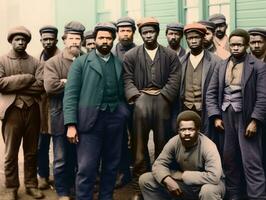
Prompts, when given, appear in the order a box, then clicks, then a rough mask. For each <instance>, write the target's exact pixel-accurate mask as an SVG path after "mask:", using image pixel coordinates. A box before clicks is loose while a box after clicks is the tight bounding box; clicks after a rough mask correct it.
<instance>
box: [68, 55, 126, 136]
mask: <svg viewBox="0 0 266 200" xmlns="http://www.w3.org/2000/svg"><path fill="white" fill-rule="evenodd" d="M111 56H113V54H111ZM114 63H115V70H116V77H117V79H118V83H119V101H120V102H121V103H123V104H124V102H125V101H124V87H123V79H122V64H121V62H120V61H119V60H118V58H117V57H115V56H114ZM103 91H104V79H103V73H102V68H101V65H100V62H99V60H98V56H97V55H96V53H95V51H93V52H91V53H89V54H86V55H83V56H80V57H78V58H77V59H76V60H75V61H74V62H73V63H72V65H71V68H70V71H69V73H68V79H67V84H66V86H65V94H64V100H63V110H64V124H65V125H67V124H75V125H77V128H78V130H79V131H81V132H86V131H89V130H90V128H91V127H92V126H93V125H94V123H95V121H96V119H97V116H98V112H99V107H100V105H101V103H102V99H103Z"/></svg>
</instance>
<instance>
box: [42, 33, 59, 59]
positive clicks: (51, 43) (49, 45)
mask: <svg viewBox="0 0 266 200" xmlns="http://www.w3.org/2000/svg"><path fill="white" fill-rule="evenodd" d="M40 41H41V43H42V46H43V48H44V50H45V52H46V53H47V54H48V55H51V56H52V55H53V54H54V52H55V49H56V44H57V42H58V40H57V38H56V35H55V34H54V33H43V34H42V35H41V39H40Z"/></svg>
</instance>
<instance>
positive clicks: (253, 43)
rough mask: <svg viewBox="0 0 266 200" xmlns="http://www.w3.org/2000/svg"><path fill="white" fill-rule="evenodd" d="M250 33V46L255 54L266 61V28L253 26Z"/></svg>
mask: <svg viewBox="0 0 266 200" xmlns="http://www.w3.org/2000/svg"><path fill="white" fill-rule="evenodd" d="M248 33H249V37H250V40H249V48H250V51H251V53H252V55H253V56H255V57H256V58H258V59H259V60H262V61H263V62H266V29H263V28H253V29H250V30H249V31H248Z"/></svg>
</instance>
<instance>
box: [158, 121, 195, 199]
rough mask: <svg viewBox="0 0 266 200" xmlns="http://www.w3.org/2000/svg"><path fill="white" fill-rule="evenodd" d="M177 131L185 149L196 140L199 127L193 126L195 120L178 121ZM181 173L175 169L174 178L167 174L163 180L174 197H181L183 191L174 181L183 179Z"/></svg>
mask: <svg viewBox="0 0 266 200" xmlns="http://www.w3.org/2000/svg"><path fill="white" fill-rule="evenodd" d="M178 133H179V135H180V139H181V142H182V145H183V146H184V147H185V148H186V149H189V148H191V147H193V146H194V145H195V144H196V143H197V141H198V135H199V129H198V128H197V127H196V126H195V122H194V121H193V120H188V121H180V123H179V126H178ZM182 175H183V172H181V171H177V172H175V179H173V178H172V177H171V176H167V177H166V178H165V179H164V180H163V183H164V185H165V187H166V189H167V190H168V192H169V193H170V194H171V196H173V197H174V198H178V197H181V196H182V194H183V191H182V190H181V188H180V186H179V185H178V183H177V182H176V180H177V181H183V180H182Z"/></svg>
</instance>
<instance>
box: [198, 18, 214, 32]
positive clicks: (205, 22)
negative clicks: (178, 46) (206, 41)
mask: <svg viewBox="0 0 266 200" xmlns="http://www.w3.org/2000/svg"><path fill="white" fill-rule="evenodd" d="M198 23H200V24H202V25H204V26H205V27H206V28H207V29H210V30H211V31H212V32H214V31H215V28H216V25H215V23H213V22H211V21H209V20H200V21H198Z"/></svg>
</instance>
